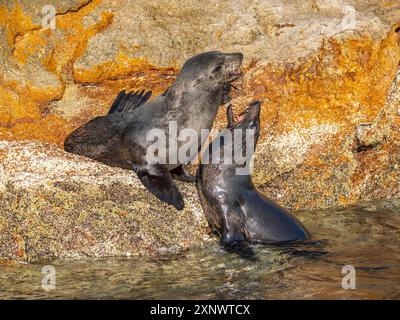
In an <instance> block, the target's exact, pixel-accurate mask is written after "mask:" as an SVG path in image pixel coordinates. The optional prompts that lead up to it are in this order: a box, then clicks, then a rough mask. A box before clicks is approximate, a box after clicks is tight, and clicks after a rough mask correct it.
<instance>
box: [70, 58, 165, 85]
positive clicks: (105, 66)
mask: <svg viewBox="0 0 400 320" xmlns="http://www.w3.org/2000/svg"><path fill="white" fill-rule="evenodd" d="M154 69H156V70H157V69H158V68H157V67H155V66H152V65H151V64H149V63H148V62H147V61H146V60H144V59H141V58H130V57H128V56H126V55H125V54H124V53H122V52H119V53H118V54H117V55H116V57H115V58H114V59H113V60H112V61H109V62H104V63H102V64H99V65H97V66H95V67H94V68H92V69H90V70H84V69H79V68H76V69H74V78H75V80H76V81H78V82H81V83H99V82H102V81H104V80H106V79H112V78H117V77H126V76H127V75H129V74H132V73H135V72H139V71H141V72H146V71H147V72H148V71H151V70H154Z"/></svg>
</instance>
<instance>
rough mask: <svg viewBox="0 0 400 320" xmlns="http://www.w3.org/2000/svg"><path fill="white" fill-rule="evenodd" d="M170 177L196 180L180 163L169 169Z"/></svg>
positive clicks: (187, 180) (184, 180) (188, 180)
mask: <svg viewBox="0 0 400 320" xmlns="http://www.w3.org/2000/svg"><path fill="white" fill-rule="evenodd" d="M170 173H171V175H172V178H174V179H175V180H178V181H183V182H196V177H195V176H193V175H191V174H190V173H189V172H188V171H187V170H186V168H185V167H184V166H183V164H181V165H180V166H178V167H176V168H175V169H172V170H171V171H170Z"/></svg>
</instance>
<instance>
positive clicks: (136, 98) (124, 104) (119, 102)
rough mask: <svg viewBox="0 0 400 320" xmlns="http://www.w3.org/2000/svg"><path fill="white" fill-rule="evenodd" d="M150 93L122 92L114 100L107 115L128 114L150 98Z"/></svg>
mask: <svg viewBox="0 0 400 320" xmlns="http://www.w3.org/2000/svg"><path fill="white" fill-rule="evenodd" d="M151 94H152V92H151V91H147V92H146V93H145V91H144V90H142V91H136V92H133V91H132V92H130V93H126V92H125V90H122V91H121V92H120V93H119V94H118V96H117V97H116V98H115V100H114V102H113V104H112V106H111V108H110V111H108V114H110V113H115V112H130V111H133V110H135V109H136V108H139V107H140V106H141V105H143V104H145V103H146V102H147V100H149V98H150V97H151Z"/></svg>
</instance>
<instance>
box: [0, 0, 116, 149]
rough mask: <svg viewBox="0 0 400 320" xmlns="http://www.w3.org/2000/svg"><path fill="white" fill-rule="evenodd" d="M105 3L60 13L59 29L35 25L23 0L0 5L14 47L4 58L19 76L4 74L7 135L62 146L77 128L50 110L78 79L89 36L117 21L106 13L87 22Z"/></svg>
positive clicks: (2, 109)
mask: <svg viewBox="0 0 400 320" xmlns="http://www.w3.org/2000/svg"><path fill="white" fill-rule="evenodd" d="M100 3H101V0H94V1H91V2H90V3H89V4H88V5H86V6H83V7H81V8H80V10H77V11H71V12H67V13H63V14H60V15H57V16H56V25H57V28H58V30H56V31H53V30H51V29H42V28H41V26H38V25H35V24H33V23H32V19H31V18H30V17H29V16H28V15H25V14H24V13H23V11H22V9H21V6H20V4H19V3H18V2H15V6H14V9H12V10H11V11H9V10H8V9H7V8H6V7H5V6H0V24H1V25H2V26H4V28H5V30H6V35H7V42H8V46H9V48H11V49H10V53H11V55H9V56H6V57H4V58H5V59H7V60H8V61H10V63H9V65H10V66H12V67H13V68H15V70H16V74H17V75H18V76H19V78H18V77H17V78H16V79H9V78H8V77H7V76H5V75H4V74H3V75H2V74H0V98H1V99H0V125H1V126H2V127H3V128H1V130H0V138H1V139H6V140H24V139H29V140H40V141H46V142H54V143H57V144H58V145H60V146H61V145H62V143H63V140H64V138H65V136H66V135H67V134H68V132H69V131H71V130H72V129H71V125H70V124H68V121H67V120H65V119H63V118H62V117H60V116H57V115H50V116H48V115H46V114H45V113H46V112H45V108H46V106H47V105H48V104H49V103H50V102H51V101H54V100H58V99H61V98H62V96H63V93H64V90H65V85H66V84H65V81H68V79H72V68H71V66H72V64H73V62H74V61H75V60H76V59H77V58H78V57H79V56H80V55H81V54H82V52H83V51H84V49H85V47H86V43H87V41H88V39H89V38H90V37H92V36H93V35H95V34H96V33H97V32H101V31H102V30H103V29H104V28H105V27H106V26H107V25H108V24H109V23H110V22H111V21H112V17H113V15H112V13H107V12H106V13H103V14H102V16H101V20H100V21H99V22H98V23H95V24H94V25H92V26H89V27H87V28H85V27H84V26H83V23H82V19H83V17H85V16H86V15H87V14H88V13H90V12H91V11H92V10H93V9H94V8H96V7H97V6H98V5H99V4H100ZM61 33H62V35H61V36H60V34H61ZM41 68H42V69H41ZM41 70H43V71H41ZM12 72H15V71H12ZM32 72H35V74H33V75H32ZM44 72H50V73H49V75H48V77H53V78H52V79H51V78H50V80H49V78H46V75H43V74H44ZM30 77H32V79H30ZM38 78H41V79H43V81H42V80H39V81H38ZM33 81H36V82H35V83H34V82H33ZM41 81H42V82H41ZM46 82H47V83H48V84H46Z"/></svg>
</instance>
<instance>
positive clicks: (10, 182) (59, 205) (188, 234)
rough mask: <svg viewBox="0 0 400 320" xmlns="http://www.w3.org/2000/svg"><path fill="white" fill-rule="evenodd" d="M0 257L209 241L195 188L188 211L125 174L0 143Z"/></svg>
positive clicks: (104, 252)
mask: <svg viewBox="0 0 400 320" xmlns="http://www.w3.org/2000/svg"><path fill="white" fill-rule="evenodd" d="M0 161H1V162H2V163H3V165H2V166H1V167H0V203H1V210H0V258H6V259H8V260H14V261H21V262H24V261H25V262H26V261H28V262H31V261H37V260H43V259H52V258H55V257H64V258H71V257H72V258H77V257H87V256H90V257H100V256H129V255H135V254H155V253H166V252H171V251H176V250H182V249H185V248H188V247H193V246H196V245H197V246H198V245H200V244H202V243H204V242H206V241H209V240H210V239H209V236H208V227H207V222H206V220H205V218H204V216H203V213H202V210H201V206H200V204H199V201H198V197H197V193H196V190H195V187H194V186H193V185H191V184H185V183H179V188H180V189H181V190H182V192H183V194H184V197H185V202H186V207H185V209H184V210H183V211H176V210H174V209H173V207H170V206H168V205H165V204H164V203H162V202H161V201H159V200H157V199H156V198H155V197H154V196H152V195H151V194H150V193H149V192H147V191H146V190H145V188H144V187H143V186H142V185H141V183H140V182H139V180H138V179H137V178H136V175H135V174H133V173H132V172H129V171H128V170H122V169H117V168H110V167H107V166H105V165H102V164H100V163H96V162H94V161H91V160H88V159H85V158H82V157H78V156H75V155H71V154H67V153H65V152H64V151H62V150H60V149H59V148H57V147H56V146H55V145H51V144H43V143H38V142H22V143H21V142H1V143H0Z"/></svg>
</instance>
